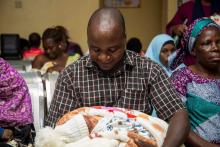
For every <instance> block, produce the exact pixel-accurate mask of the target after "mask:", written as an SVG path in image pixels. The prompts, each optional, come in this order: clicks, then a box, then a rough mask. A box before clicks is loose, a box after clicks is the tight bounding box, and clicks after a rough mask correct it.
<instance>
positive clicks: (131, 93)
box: [121, 88, 150, 112]
mask: <svg viewBox="0 0 220 147" xmlns="http://www.w3.org/2000/svg"><path fill="white" fill-rule="evenodd" d="M121 102H122V103H123V104H124V106H125V107H127V108H129V109H135V110H139V111H142V112H146V111H150V106H149V102H148V99H147V91H146V90H144V89H143V88H133V89H130V88H126V89H124V90H123V92H122V95H121Z"/></svg>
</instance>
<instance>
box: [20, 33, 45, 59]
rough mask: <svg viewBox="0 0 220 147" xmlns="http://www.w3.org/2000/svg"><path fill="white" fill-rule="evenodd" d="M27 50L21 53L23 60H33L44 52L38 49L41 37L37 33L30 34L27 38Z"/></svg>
mask: <svg viewBox="0 0 220 147" xmlns="http://www.w3.org/2000/svg"><path fill="white" fill-rule="evenodd" d="M28 42H29V49H27V50H25V51H24V53H23V59H24V60H33V59H34V58H35V56H37V55H41V54H43V53H44V51H43V50H42V49H41V48H40V45H41V37H40V35H39V34H38V33H36V32H34V33H31V34H30V35H29V37H28Z"/></svg>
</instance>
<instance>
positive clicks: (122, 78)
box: [46, 8, 189, 146]
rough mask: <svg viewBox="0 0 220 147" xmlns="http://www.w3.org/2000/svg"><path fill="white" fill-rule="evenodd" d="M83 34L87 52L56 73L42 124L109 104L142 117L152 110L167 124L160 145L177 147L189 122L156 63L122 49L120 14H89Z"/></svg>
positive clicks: (109, 10)
mask: <svg viewBox="0 0 220 147" xmlns="http://www.w3.org/2000/svg"><path fill="white" fill-rule="evenodd" d="M87 36H88V38H87V39H88V40H87V41H88V46H89V51H90V54H89V55H88V56H84V57H82V58H81V59H80V60H78V61H77V62H75V63H73V64H71V65H70V66H68V67H67V68H66V69H65V70H64V71H63V72H62V73H61V74H60V76H59V78H58V80H57V85H56V89H55V94H54V98H53V100H52V103H51V106H50V110H49V114H48V118H47V119H46V125H50V126H54V125H55V123H56V121H57V120H58V119H59V118H60V117H61V116H62V115H63V114H64V113H66V112H68V111H71V110H74V109H76V108H78V107H83V106H94V105H103V106H115V107H122V108H128V109H135V110H139V111H142V112H145V113H148V114H150V113H151V112H152V106H154V107H155V109H156V111H157V115H158V116H159V117H160V118H161V119H164V120H166V121H169V124H170V126H169V129H168V132H167V137H166V138H165V141H164V146H179V145H180V144H182V143H183V141H184V139H185V137H186V135H187V133H188V130H189V124H188V117H187V112H186V111H185V108H184V106H183V104H182V102H181V99H180V98H179V96H178V95H177V94H176V92H175V90H174V88H173V87H172V86H171V84H170V82H169V80H168V77H167V76H166V73H165V72H164V71H163V70H162V69H161V67H160V66H159V65H158V64H156V63H154V62H152V61H151V60H149V59H146V58H143V57H140V56H139V55H137V54H135V53H133V52H130V51H126V50H125V44H126V33H125V23H124V18H123V16H122V14H121V13H120V11H118V10H117V9H113V8H102V9H99V10H97V11H95V12H94V13H93V15H92V16H91V18H90V20H89V23H88V28H87Z"/></svg>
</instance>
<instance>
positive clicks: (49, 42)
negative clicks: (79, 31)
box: [32, 26, 80, 72]
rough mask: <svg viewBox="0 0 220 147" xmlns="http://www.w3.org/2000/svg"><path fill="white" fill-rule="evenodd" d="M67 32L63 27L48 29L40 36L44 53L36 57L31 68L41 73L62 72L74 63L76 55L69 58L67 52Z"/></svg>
mask: <svg viewBox="0 0 220 147" xmlns="http://www.w3.org/2000/svg"><path fill="white" fill-rule="evenodd" d="M66 33H67V31H66V29H65V28H64V27H61V26H56V27H54V28H48V29H46V30H45V31H44V33H43V36H42V42H43V47H44V50H45V53H44V54H42V55H38V56H36V58H35V59H34V61H33V62H32V68H35V69H41V70H42V71H43V72H53V71H57V72H60V71H62V70H63V69H64V68H65V66H66V65H67V64H70V63H72V62H74V61H76V60H77V59H78V58H79V57H80V55H79V54H78V53H75V54H72V56H69V54H68V50H67V47H68V46H67V42H68V41H67V34H66Z"/></svg>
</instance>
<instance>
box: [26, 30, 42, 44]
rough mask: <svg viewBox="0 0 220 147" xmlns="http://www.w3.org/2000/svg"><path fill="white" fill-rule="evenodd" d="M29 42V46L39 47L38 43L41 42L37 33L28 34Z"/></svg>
mask: <svg viewBox="0 0 220 147" xmlns="http://www.w3.org/2000/svg"><path fill="white" fill-rule="evenodd" d="M28 40H29V44H30V47H36V48H39V47H40V44H41V37H40V35H39V34H38V33H35V32H34V33H31V34H30V35H29V38H28Z"/></svg>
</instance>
